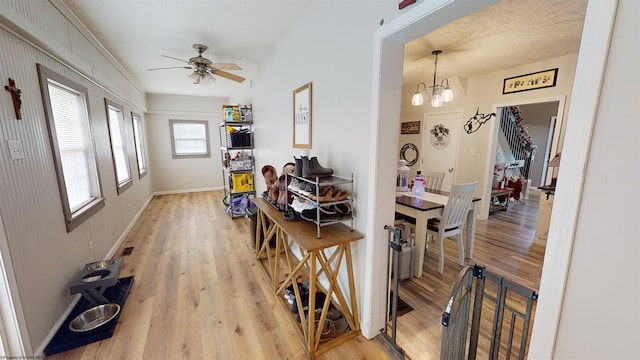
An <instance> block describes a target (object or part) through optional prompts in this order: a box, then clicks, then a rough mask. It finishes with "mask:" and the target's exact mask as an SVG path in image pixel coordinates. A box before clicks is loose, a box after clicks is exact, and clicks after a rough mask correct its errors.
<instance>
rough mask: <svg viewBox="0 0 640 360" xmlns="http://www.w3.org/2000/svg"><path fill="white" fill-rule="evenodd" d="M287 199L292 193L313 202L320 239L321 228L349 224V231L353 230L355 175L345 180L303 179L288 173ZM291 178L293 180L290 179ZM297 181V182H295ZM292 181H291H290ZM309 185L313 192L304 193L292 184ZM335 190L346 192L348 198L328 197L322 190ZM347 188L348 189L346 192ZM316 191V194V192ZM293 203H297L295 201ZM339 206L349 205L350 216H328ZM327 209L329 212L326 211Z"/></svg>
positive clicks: (342, 178)
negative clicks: (328, 213)
mask: <svg viewBox="0 0 640 360" xmlns="http://www.w3.org/2000/svg"><path fill="white" fill-rule="evenodd" d="M286 176H287V177H288V178H287V184H289V186H287V190H286V191H287V198H289V193H292V194H294V195H296V196H299V197H301V198H303V199H305V200H308V201H310V202H313V203H314V204H315V205H316V210H315V219H313V223H314V224H316V234H317V238H318V239H320V228H321V227H323V226H328V225H333V224H337V223H344V222H347V221H348V222H349V224H350V225H349V229H350V230H353V211H354V208H353V174H351V177H350V178H344V177H340V176H326V177H318V176H314V177H301V176H295V175H293V174H292V173H287V174H286ZM289 177H291V178H292V179H289ZM293 179H296V180H297V181H295V182H294V181H293ZM289 180H291V181H289ZM296 182H297V183H298V184H309V185H311V188H312V189H313V191H311V192H309V191H303V190H301V189H299V188H296V186H295V185H294V186H292V185H291V184H292V183H293V184H295V183H296ZM330 187H331V188H334V189H337V190H341V191H342V192H343V193H345V192H346V197H343V196H340V197H335V196H333V195H334V194H331V195H329V196H327V195H326V194H323V193H322V189H327V188H330ZM345 188H348V190H346V189H345ZM314 191H315V192H314ZM293 201H296V200H295V199H294V200H293ZM339 204H348V206H349V208H350V211H349V214H348V215H345V216H330V215H327V212H332V211H331V210H330V209H331V208H332V207H335V205H339ZM325 209H327V210H325Z"/></svg>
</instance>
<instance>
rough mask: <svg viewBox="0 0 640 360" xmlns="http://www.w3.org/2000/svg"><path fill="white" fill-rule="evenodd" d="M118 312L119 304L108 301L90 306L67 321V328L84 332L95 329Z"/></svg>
mask: <svg viewBox="0 0 640 360" xmlns="http://www.w3.org/2000/svg"><path fill="white" fill-rule="evenodd" d="M118 313H120V305H118V304H116V303H109V304H104V305H98V306H95V307H92V308H91V309H89V310H86V311H84V312H83V313H82V314H80V315H78V316H76V318H75V319H73V320H72V321H71V322H70V323H69V330H71V331H73V332H86V331H90V330H93V329H96V328H98V327H100V326H102V325H104V324H106V323H108V322H109V321H111V320H112V319H113V318H114V317H116V315H118Z"/></svg>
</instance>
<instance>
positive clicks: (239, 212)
mask: <svg viewBox="0 0 640 360" xmlns="http://www.w3.org/2000/svg"><path fill="white" fill-rule="evenodd" d="M222 114H223V121H222V122H221V123H220V125H219V134H220V144H221V146H220V158H221V161H222V184H223V188H224V196H225V200H226V202H225V204H226V205H227V213H229V215H230V216H231V218H234V219H235V218H239V217H244V216H245V208H246V205H248V203H249V198H250V197H252V196H255V194H256V190H255V186H254V178H255V159H254V152H253V150H254V143H253V109H252V107H251V106H250V105H248V106H247V105H223V106H222ZM245 198H246V200H247V201H244V200H245ZM243 204H244V205H243Z"/></svg>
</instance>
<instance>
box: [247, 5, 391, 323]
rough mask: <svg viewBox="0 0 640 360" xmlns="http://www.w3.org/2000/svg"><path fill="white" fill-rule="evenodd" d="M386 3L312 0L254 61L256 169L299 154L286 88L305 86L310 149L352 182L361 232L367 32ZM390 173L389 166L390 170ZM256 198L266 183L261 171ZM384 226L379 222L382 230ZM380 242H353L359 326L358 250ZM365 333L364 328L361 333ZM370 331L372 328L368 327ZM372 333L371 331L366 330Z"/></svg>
mask: <svg viewBox="0 0 640 360" xmlns="http://www.w3.org/2000/svg"><path fill="white" fill-rule="evenodd" d="M397 11H398V10H397V3H394V2H393V1H391V2H389V1H370V2H367V4H366V5H365V4H364V3H362V2H344V3H341V4H340V6H338V7H336V6H335V3H332V2H329V3H325V2H312V3H311V5H310V6H309V9H308V11H307V13H305V14H303V15H302V16H301V17H300V18H299V20H298V22H296V24H294V26H293V27H292V28H291V30H290V31H289V32H288V33H287V34H286V35H285V36H284V37H283V38H282V39H281V40H280V41H279V42H278V44H277V45H276V47H275V48H274V49H273V51H272V53H271V54H270V55H269V56H268V58H267V59H266V60H265V61H264V62H263V63H262V64H261V76H260V77H259V79H258V80H256V81H255V82H254V90H255V92H256V97H255V100H254V110H255V124H256V128H255V131H256V132H255V141H256V144H257V146H256V148H257V153H256V161H257V169H258V170H259V169H261V167H262V166H263V165H266V164H271V165H273V166H274V167H275V168H276V169H278V170H279V169H281V168H282V166H283V165H284V164H285V163H286V162H290V161H293V156H294V155H298V154H299V153H300V151H299V150H298V149H294V148H293V147H292V138H293V132H292V128H293V113H292V101H293V100H292V97H293V90H295V89H296V88H298V87H300V86H301V85H304V84H306V83H308V82H312V86H313V88H312V103H313V107H312V149H311V151H310V154H311V156H317V157H318V160H319V162H320V163H321V164H322V165H323V166H327V167H330V168H333V169H334V171H335V174H336V175H340V176H344V177H348V176H350V175H351V174H352V173H353V176H354V179H355V186H354V187H355V194H354V197H355V211H354V214H355V224H354V226H355V228H356V229H357V230H358V231H360V232H363V233H364V232H365V230H364V229H365V226H366V218H367V212H369V211H372V209H370V208H369V206H368V199H367V196H366V194H367V189H368V186H369V181H370V179H368V178H367V174H368V172H369V167H370V166H371V164H370V163H369V161H368V159H370V154H369V131H370V123H369V121H370V113H371V108H370V107H371V86H372V85H371V81H372V80H371V72H372V54H373V32H374V30H376V29H377V28H378V27H379V26H380V25H379V23H380V20H381V19H382V18H384V19H385V21H389V19H390V18H392V17H394V16H396V15H397ZM390 146H391V148H389V145H387V144H380V148H381V151H395V147H396V145H395V143H394V144H391V145H390ZM389 171H391V172H392V173H395V167H394V168H391V169H389ZM255 184H256V187H257V189H258V193H261V192H262V191H264V190H265V188H266V185H265V184H264V180H263V178H262V176H261V173H260V171H258V175H257V176H256V180H255ZM383 225H384V224H380V226H381V227H382V226H383ZM373 241H385V240H384V239H372V238H370V237H365V239H363V240H360V241H357V242H355V243H354V244H353V245H352V250H353V259H354V271H355V277H356V280H355V281H356V287H357V294H358V296H359V298H358V304H359V308H360V313H361V315H362V318H363V322H367V321H368V314H366V313H363V312H364V311H363V307H362V304H363V299H362V296H363V278H364V276H365V274H364V263H365V260H366V259H365V252H364V251H365V246H366V243H368V242H373ZM363 331H364V330H363ZM374 331H376V332H377V329H376V330H374ZM373 335H375V333H373Z"/></svg>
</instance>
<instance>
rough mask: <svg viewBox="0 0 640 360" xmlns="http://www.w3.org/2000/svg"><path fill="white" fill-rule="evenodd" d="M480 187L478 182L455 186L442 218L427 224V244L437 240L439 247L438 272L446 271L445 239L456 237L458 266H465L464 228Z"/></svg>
mask: <svg viewBox="0 0 640 360" xmlns="http://www.w3.org/2000/svg"><path fill="white" fill-rule="evenodd" d="M477 187H478V182H477V181H476V182H473V183H469V184H459V185H453V186H452V187H451V191H450V192H449V201H448V202H447V204H446V205H445V206H444V210H443V211H442V216H441V217H440V218H435V219H430V220H429V221H428V222H427V243H429V237H430V236H433V237H434V238H436V241H437V245H438V256H439V260H438V272H439V273H440V274H442V272H443V271H444V239H446V238H448V237H449V236H452V235H456V242H457V243H458V264H460V265H464V243H463V241H462V228H463V227H464V223H465V222H466V219H467V214H468V213H469V210H470V209H471V201H473V194H474V192H475V190H476V188H477Z"/></svg>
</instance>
